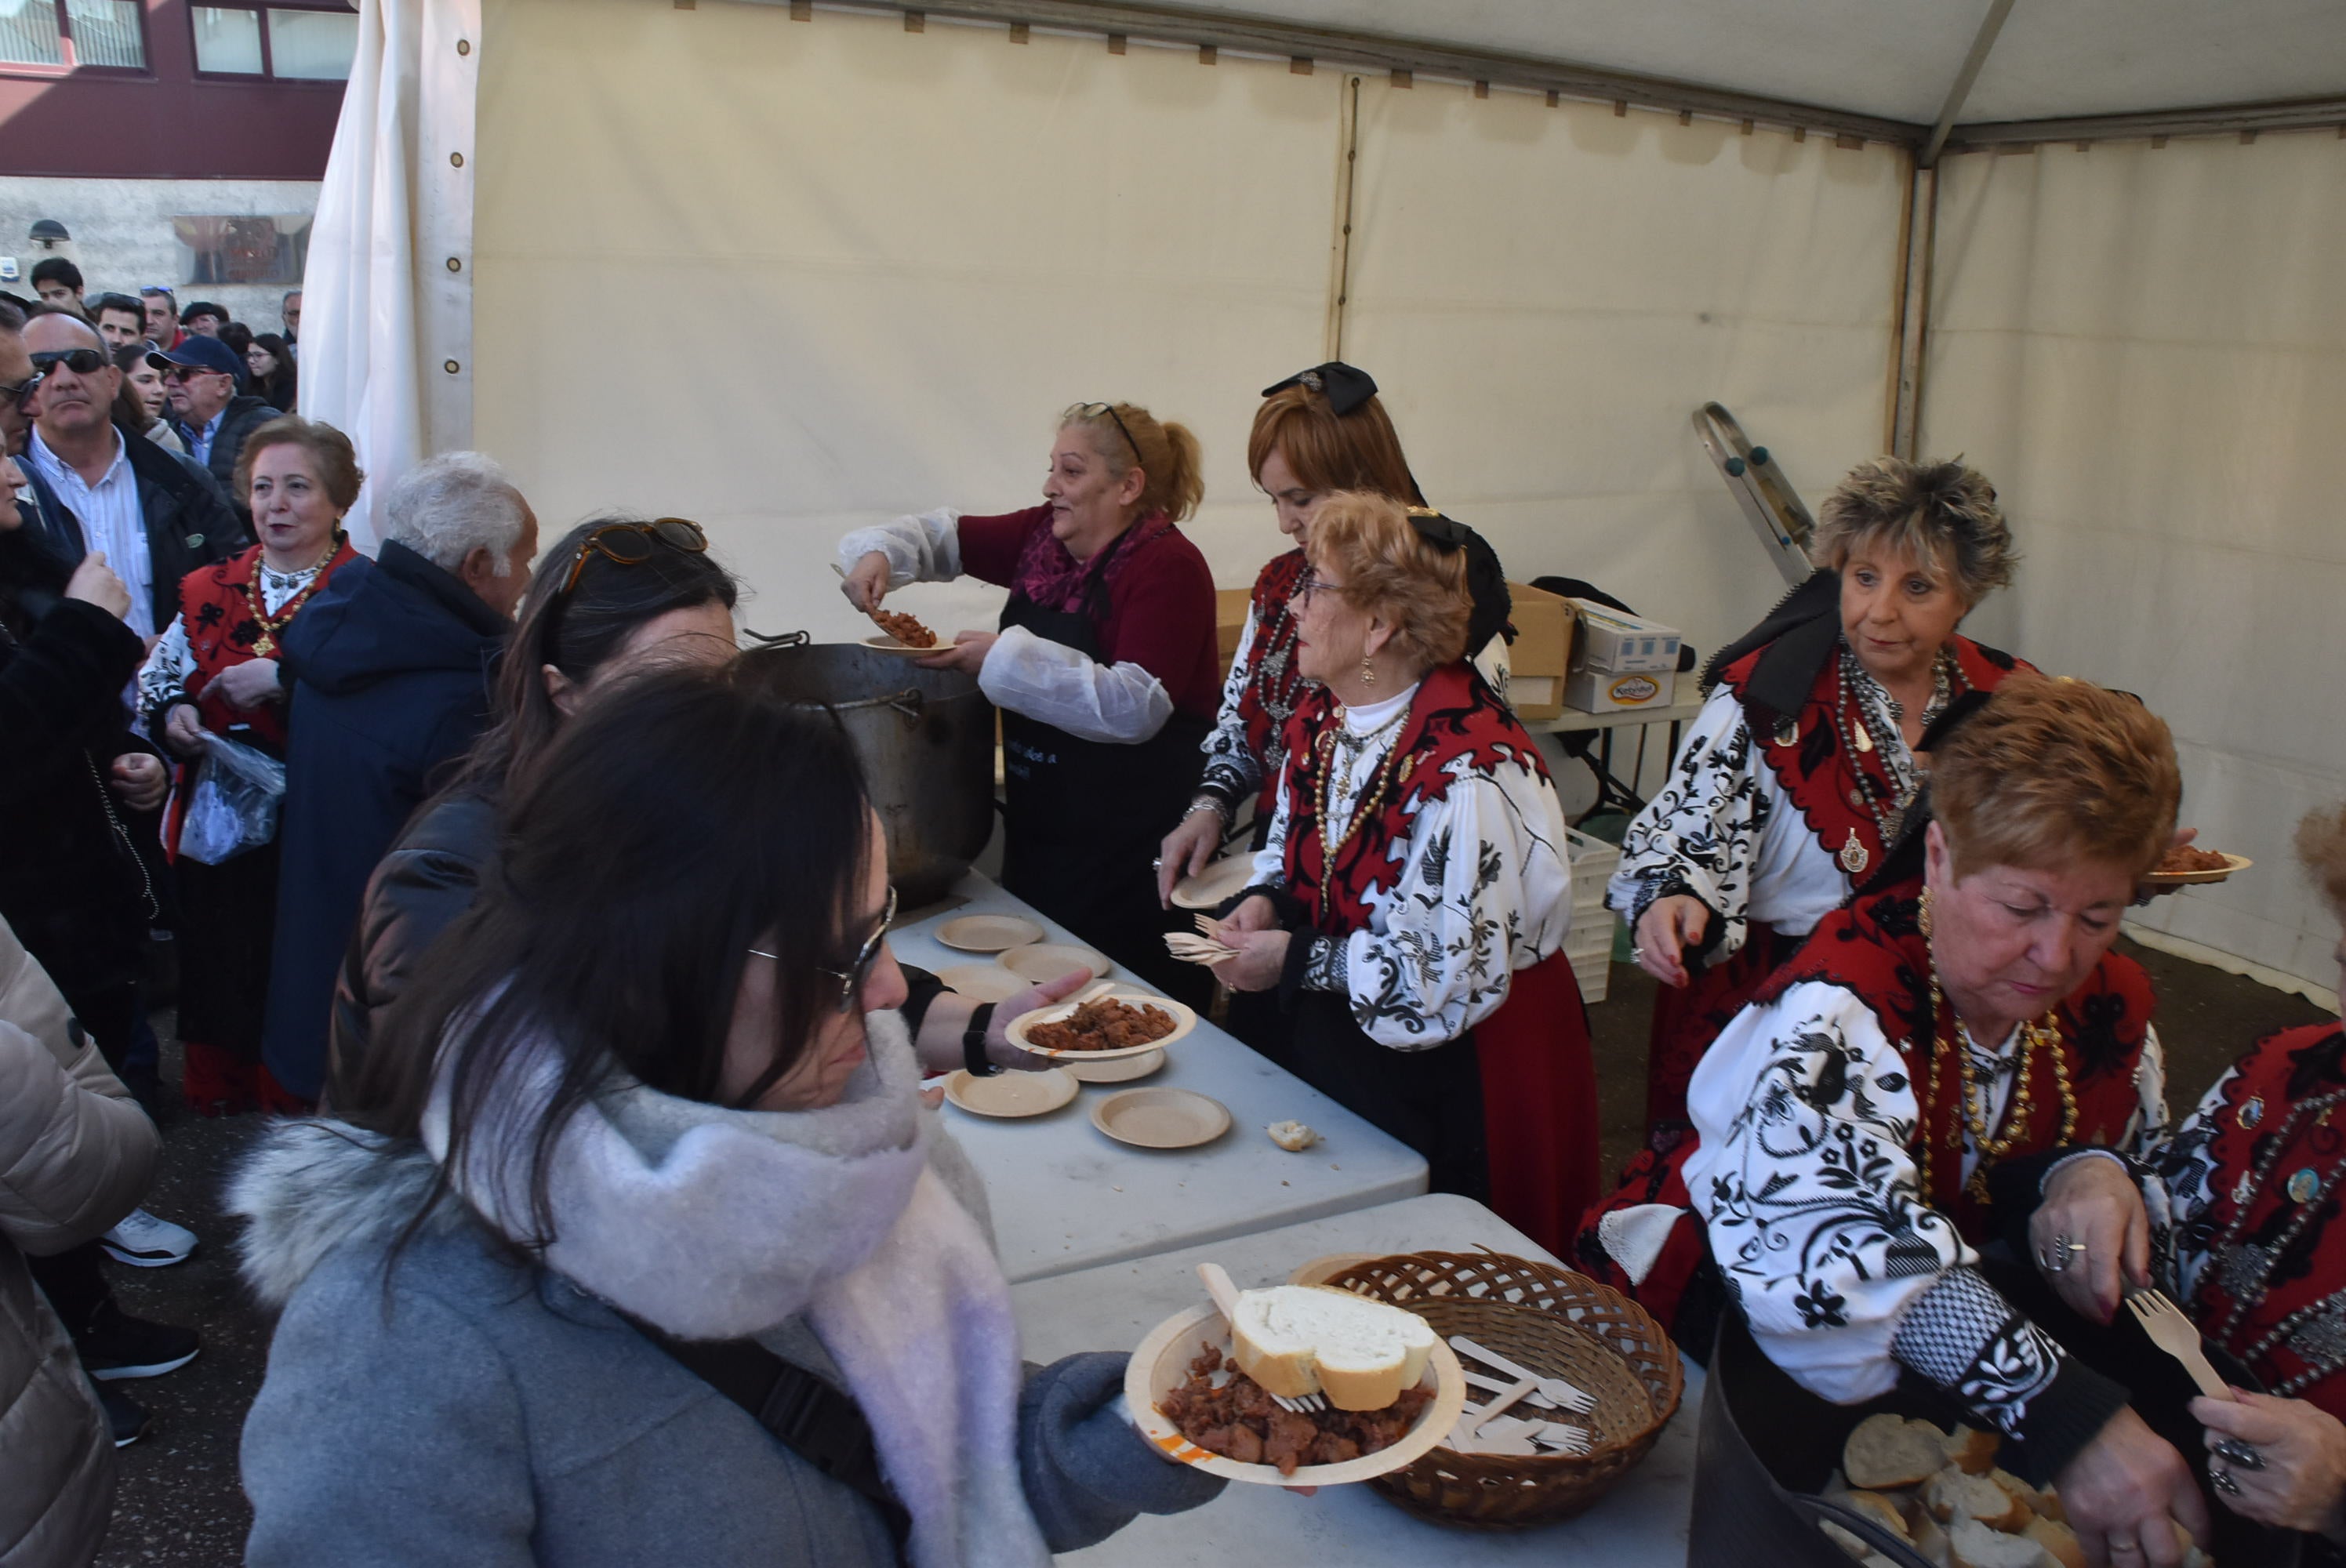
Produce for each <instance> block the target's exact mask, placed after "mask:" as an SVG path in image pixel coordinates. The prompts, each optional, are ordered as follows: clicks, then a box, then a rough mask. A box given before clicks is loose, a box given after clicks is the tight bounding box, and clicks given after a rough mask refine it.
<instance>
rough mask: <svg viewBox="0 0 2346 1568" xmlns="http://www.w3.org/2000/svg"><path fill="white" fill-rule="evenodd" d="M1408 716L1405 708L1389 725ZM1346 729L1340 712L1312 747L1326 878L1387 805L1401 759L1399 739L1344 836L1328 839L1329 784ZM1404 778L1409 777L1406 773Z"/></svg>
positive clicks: (1366, 739) (1369, 736) (1372, 735)
mask: <svg viewBox="0 0 2346 1568" xmlns="http://www.w3.org/2000/svg"><path fill="white" fill-rule="evenodd" d="M1408 713H1409V709H1408V708H1406V707H1404V708H1403V709H1402V710H1401V712H1400V713H1398V714H1395V715H1394V716H1393V718H1392V719H1390V720H1388V721H1387V722H1388V723H1398V722H1399V721H1400V720H1401V719H1402V718H1406V717H1407V716H1408ZM1342 728H1344V715H1343V711H1342V710H1341V709H1339V710H1338V711H1337V713H1336V715H1335V717H1334V718H1333V719H1332V720H1331V723H1330V725H1329V727H1328V728H1325V729H1323V730H1321V732H1320V738H1319V739H1318V740H1317V741H1316V742H1315V743H1314V744H1313V747H1312V749H1313V750H1315V751H1317V752H1318V753H1319V754H1320V790H1319V797H1320V801H1319V803H1320V848H1321V853H1322V855H1323V856H1324V859H1323V860H1322V862H1321V865H1322V871H1321V874H1322V875H1323V876H1324V875H1326V874H1328V872H1330V871H1333V870H1334V869H1335V865H1336V856H1337V854H1338V853H1339V852H1340V851H1341V850H1342V849H1343V848H1344V846H1345V845H1346V844H1349V843H1351V842H1352V835H1353V834H1354V833H1356V832H1358V831H1360V828H1361V824H1362V822H1365V821H1367V820H1369V819H1370V818H1371V817H1372V816H1374V815H1375V814H1376V810H1377V808H1378V807H1380V806H1382V804H1384V798H1385V790H1386V789H1388V788H1390V787H1391V785H1392V781H1393V764H1394V762H1395V760H1396V759H1398V758H1399V757H1400V756H1401V745H1400V742H1399V740H1398V739H1396V740H1395V742H1394V744H1393V748H1392V750H1391V751H1388V752H1386V753H1385V759H1384V762H1383V764H1382V766H1380V767H1379V768H1378V769H1377V773H1376V782H1375V787H1374V788H1373V789H1369V790H1367V791H1364V792H1363V793H1362V797H1361V799H1359V800H1358V801H1357V802H1355V803H1354V805H1353V807H1352V813H1351V816H1350V818H1349V819H1348V820H1346V822H1345V823H1344V830H1343V832H1341V833H1340V834H1338V835H1337V836H1336V837H1334V838H1332V839H1331V838H1330V837H1329V836H1328V830H1329V827H1330V822H1329V813H1328V799H1329V793H1330V791H1329V781H1330V780H1331V779H1333V778H1334V777H1335V776H1336V735H1337V732H1338V731H1339V730H1341V729H1342ZM1382 728H1384V727H1383V726H1382V725H1381V726H1379V727H1378V729H1375V730H1371V731H1370V732H1369V733H1368V734H1367V735H1365V736H1363V737H1362V738H1361V742H1360V744H1361V746H1362V748H1366V747H1367V745H1368V743H1369V742H1370V741H1371V740H1373V739H1375V738H1376V736H1377V734H1378V733H1379V731H1380V730H1382ZM1403 776H1404V777H1406V772H1405V771H1404V775H1403Z"/></svg>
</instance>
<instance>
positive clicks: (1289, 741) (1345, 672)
mask: <svg viewBox="0 0 2346 1568" xmlns="http://www.w3.org/2000/svg"><path fill="white" fill-rule="evenodd" d="M1466 540H1467V531H1466V530H1465V529H1464V528H1462V527H1460V526H1459V525H1458V524H1455V523H1454V522H1452V521H1451V520H1450V519H1449V518H1447V517H1443V516H1441V515H1439V514H1434V513H1431V512H1426V511H1424V510H1423V509H1418V510H1413V511H1404V510H1403V508H1402V507H1401V506H1400V505H1399V504H1396V503H1394V502H1393V501H1391V500H1389V499H1387V498H1385V497H1383V496H1381V495H1369V494H1359V493H1340V494H1335V495H1331V496H1330V497H1328V498H1327V500H1326V501H1325V502H1323V503H1322V504H1321V505H1320V507H1319V510H1318V515H1317V517H1316V518H1315V519H1314V521H1313V524H1312V528H1311V543H1310V545H1309V546H1308V549H1309V552H1310V558H1311V571H1310V572H1309V573H1308V574H1306V575H1304V577H1303V578H1302V579H1301V581H1300V582H1299V584H1298V585H1297V588H1296V594H1295V601H1294V602H1295V604H1296V606H1297V607H1298V611H1299V616H1298V622H1297V631H1296V657H1297V660H1298V662H1299V664H1300V666H1301V670H1302V673H1303V675H1304V676H1305V677H1308V678H1310V679H1311V680H1312V681H1313V682H1315V683H1317V687H1316V689H1314V690H1312V691H1311V692H1310V693H1309V694H1308V695H1307V697H1305V698H1304V700H1303V702H1302V703H1301V705H1300V706H1299V707H1298V708H1297V709H1296V712H1295V714H1294V716H1293V718H1290V720H1289V722H1288V728H1287V734H1286V762H1285V765H1284V767H1283V769H1282V770H1281V773H1280V783H1279V791H1278V804H1277V808H1276V810H1275V812H1274V814H1273V817H1272V820H1271V826H1270V835H1269V838H1268V840H1267V841H1266V842H1265V843H1264V845H1263V848H1262V849H1261V850H1260V852H1259V853H1258V854H1257V855H1256V856H1255V859H1254V866H1253V879H1254V885H1253V886H1252V887H1250V888H1249V889H1248V890H1247V891H1246V892H1245V893H1244V894H1242V895H1241V896H1240V897H1239V899H1238V900H1237V901H1235V907H1234V908H1233V909H1232V910H1231V911H1230V912H1229V915H1228V916H1227V918H1226V919H1224V920H1223V921H1221V922H1220V925H1219V931H1220V932H1221V933H1222V940H1223V941H1225V942H1229V944H1230V945H1232V946H1233V947H1235V948H1237V949H1238V950H1239V955H1238V956H1237V957H1236V958H1233V959H1229V960H1226V961H1225V962H1222V963H1220V964H1219V965H1217V966H1216V967H1215V973H1216V974H1217V975H1218V976H1219V978H1220V979H1221V980H1222V981H1223V982H1224V983H1226V984H1228V985H1229V987H1230V988H1231V989H1232V990H1233V991H1237V992H1240V993H1275V994H1276V995H1277V997H1278V998H1279V1000H1280V1003H1282V1004H1283V1005H1284V1006H1286V1007H1287V1008H1288V1009H1290V1012H1291V1014H1292V1035H1291V1038H1290V1041H1289V1043H1288V1053H1289V1060H1290V1065H1291V1066H1292V1068H1293V1070H1294V1071H1295V1072H1296V1073H1298V1074H1300V1075H1301V1076H1302V1077H1303V1078H1304V1079H1305V1080H1306V1081H1307V1082H1309V1083H1311V1084H1313V1085H1314V1086H1316V1087H1318V1088H1319V1089H1321V1091H1323V1092H1324V1093H1326V1094H1328V1095H1331V1096H1332V1097H1334V1098H1335V1099H1337V1100H1339V1101H1341V1103H1342V1104H1344V1105H1347V1106H1349V1107H1351V1108H1352V1110H1354V1111H1356V1112H1358V1113H1359V1114H1360V1115H1362V1116H1364V1117H1366V1118H1367V1119H1368V1120H1370V1121H1372V1122H1373V1123H1375V1124H1376V1125H1378V1126H1380V1127H1382V1128H1383V1129H1384V1130H1385V1131H1386V1132H1388V1133H1391V1134H1392V1135H1393V1136H1395V1137H1397V1138H1399V1139H1401V1140H1402V1141H1403V1143H1406V1144H1408V1145H1410V1146H1411V1147H1413V1148H1414V1149H1416V1150H1418V1151H1419V1152H1420V1153H1422V1154H1423V1155H1424V1156H1426V1160H1427V1163H1428V1164H1429V1166H1431V1167H1432V1172H1431V1179H1432V1182H1433V1188H1434V1190H1435V1191H1437V1192H1458V1193H1464V1194H1465V1195H1466V1196H1470V1197H1474V1198H1477V1199H1480V1200H1482V1201H1484V1202H1487V1203H1489V1204H1490V1206H1491V1207H1493V1208H1494V1209H1496V1210H1497V1211H1498V1213H1499V1214H1500V1215H1501V1216H1502V1217H1504V1218H1505V1219H1506V1220H1507V1221H1508V1222H1509V1223H1510V1224H1512V1225H1514V1226H1515V1227H1517V1228H1519V1229H1521V1230H1523V1231H1524V1232H1525V1234H1527V1235H1529V1236H1530V1237H1532V1238H1533V1239H1534V1240H1535V1241H1537V1242H1539V1243H1540V1244H1541V1245H1542V1246H1544V1247H1550V1248H1554V1247H1560V1246H1561V1245H1563V1242H1564V1238H1565V1237H1566V1235H1567V1234H1568V1233H1569V1230H1570V1227H1571V1225H1572V1222H1573V1220H1574V1219H1575V1218H1576V1217H1577V1216H1578V1215H1579V1213H1580V1212H1581V1210H1582V1208H1583V1207H1586V1205H1587V1204H1588V1203H1589V1202H1590V1201H1592V1200H1593V1199H1594V1197H1595V1196H1596V1071H1595V1067H1594V1065H1593V1063H1592V1060H1591V1057H1590V1054H1589V1045H1588V1030H1587V1023H1586V1016H1585V1014H1584V1013H1583V1011H1582V1008H1581V1004H1580V992H1579V988H1578V986H1577V984H1576V982H1575V981H1574V979H1573V974H1572V968H1571V964H1570V962H1568V961H1567V960H1566V958H1565V956H1564V952H1563V946H1564V938H1565V933H1566V931H1567V930H1568V929H1569V928H1570V925H1571V922H1572V871H1571V868H1570V865H1569V863H1568V861H1567V860H1566V854H1565V827H1564V809H1563V807H1562V806H1561V804H1560V803H1559V802H1558V801H1557V799H1556V787H1555V785H1554V784H1553V783H1552V782H1551V781H1550V779H1549V778H1548V773H1547V767H1546V764H1545V762H1543V761H1542V760H1541V758H1540V753H1539V748H1538V747H1537V746H1536V745H1535V744H1534V742H1533V740H1532V738H1531V737H1530V736H1529V735H1528V734H1526V733H1525V730H1524V728H1523V726H1522V725H1521V724H1519V723H1517V722H1516V720H1515V716H1514V715H1513V714H1512V713H1511V712H1509V711H1508V709H1507V708H1506V705H1505V703H1504V702H1502V701H1501V700H1500V699H1499V697H1497V695H1496V694H1494V692H1493V691H1492V690H1491V688H1490V687H1488V686H1487V685H1485V684H1484V681H1483V678H1482V677H1481V676H1480V675H1478V674H1476V673H1475V672H1474V669H1473V668H1472V667H1470V666H1468V665H1467V664H1466V662H1465V660H1464V652H1465V648H1466V643H1467V638H1468V632H1467V625H1468V619H1469V616H1470V615H1471V613H1472V610H1473V606H1474V575H1475V574H1474V565H1473V563H1472V561H1471V559H1470V557H1469V555H1468V553H1467V549H1466Z"/></svg>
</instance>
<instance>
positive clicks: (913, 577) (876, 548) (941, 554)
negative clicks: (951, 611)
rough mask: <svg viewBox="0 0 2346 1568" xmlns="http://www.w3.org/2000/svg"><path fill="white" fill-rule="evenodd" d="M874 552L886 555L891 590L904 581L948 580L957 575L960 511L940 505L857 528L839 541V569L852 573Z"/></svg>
mask: <svg viewBox="0 0 2346 1568" xmlns="http://www.w3.org/2000/svg"><path fill="white" fill-rule="evenodd" d="M875 553H876V554H879V555H885V556H886V557H887V558H888V588H889V591H890V592H894V591H895V590H896V589H898V588H901V587H903V586H904V585H906V584H907V583H950V582H952V581H953V580H954V578H955V577H958V576H960V575H961V514H960V513H958V512H955V511H954V510H953V509H952V508H950V507H944V506H940V507H938V508H937V509H936V510H935V511H934V512H923V513H921V514H919V515H917V516H907V517H899V518H896V519H895V520H894V521H892V522H888V523H880V524H874V525H872V527H869V528H858V529H856V530H855V531H854V532H852V533H851V534H849V535H847V537H845V538H843V539H841V541H840V542H839V565H840V569H841V571H844V572H852V571H853V570H854V569H855V564H856V563H857V562H858V561H861V560H862V559H863V557H864V556H866V555H872V554H875Z"/></svg>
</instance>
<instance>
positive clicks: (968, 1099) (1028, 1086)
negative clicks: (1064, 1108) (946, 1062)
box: [945, 1067, 1076, 1116]
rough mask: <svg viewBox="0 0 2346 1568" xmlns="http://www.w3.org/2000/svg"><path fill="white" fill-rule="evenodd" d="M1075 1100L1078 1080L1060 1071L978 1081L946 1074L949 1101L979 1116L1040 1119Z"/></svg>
mask: <svg viewBox="0 0 2346 1568" xmlns="http://www.w3.org/2000/svg"><path fill="white" fill-rule="evenodd" d="M1075 1097H1076V1081H1075V1079H1073V1078H1071V1077H1069V1076H1068V1075H1067V1074H1065V1073H1063V1072H1061V1071H1060V1070H1059V1069H1058V1068H1056V1067H1045V1068H1044V1069H1043V1071H1041V1072H1039V1073H996V1074H994V1075H993V1076H992V1077H990V1078H974V1077H972V1076H971V1075H970V1074H968V1073H967V1072H965V1071H963V1070H961V1069H958V1068H956V1069H955V1070H954V1071H953V1072H951V1073H948V1074H945V1098H946V1099H948V1100H951V1101H952V1102H953V1103H954V1105H959V1106H960V1107H961V1108H962V1109H963V1110H964V1111H967V1112H969V1113H970V1114H971V1115H975V1116H1039V1115H1043V1114H1044V1113H1045V1112H1046V1111H1056V1110H1057V1109H1058V1108H1059V1107H1060V1106H1061V1105H1066V1103H1067V1102H1068V1101H1069V1100H1072V1099H1074V1098H1075Z"/></svg>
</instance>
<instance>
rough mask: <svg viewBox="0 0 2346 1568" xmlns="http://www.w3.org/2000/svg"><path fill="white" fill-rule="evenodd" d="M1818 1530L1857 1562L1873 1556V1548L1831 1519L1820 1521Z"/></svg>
mask: <svg viewBox="0 0 2346 1568" xmlns="http://www.w3.org/2000/svg"><path fill="white" fill-rule="evenodd" d="M1817 1528H1818V1530H1820V1531H1821V1532H1823V1534H1824V1538H1825V1539H1826V1540H1828V1541H1830V1542H1831V1543H1833V1544H1834V1545H1836V1546H1838V1547H1840V1548H1841V1550H1842V1551H1843V1552H1846V1553H1849V1555H1850V1556H1851V1559H1853V1560H1854V1561H1856V1562H1859V1563H1862V1562H1864V1561H1865V1560H1866V1559H1867V1558H1869V1557H1871V1556H1872V1555H1873V1548H1872V1547H1871V1546H1868V1545H1867V1544H1866V1543H1864V1542H1862V1541H1861V1540H1859V1539H1858V1538H1857V1537H1856V1536H1854V1535H1852V1534H1851V1533H1850V1532H1848V1531H1846V1530H1843V1529H1842V1528H1841V1526H1840V1525H1838V1524H1835V1523H1834V1522H1832V1521H1831V1520H1830V1519H1820V1520H1818V1521H1817Z"/></svg>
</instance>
